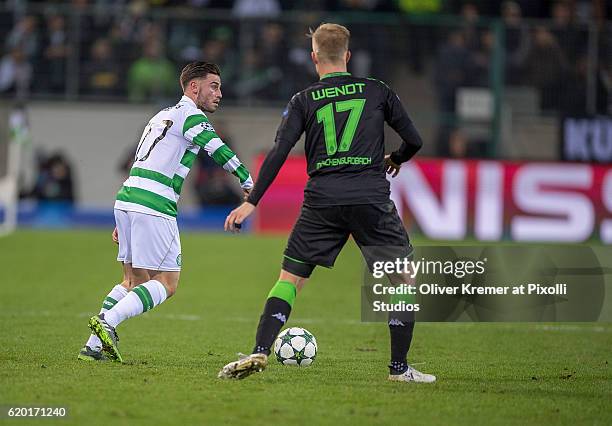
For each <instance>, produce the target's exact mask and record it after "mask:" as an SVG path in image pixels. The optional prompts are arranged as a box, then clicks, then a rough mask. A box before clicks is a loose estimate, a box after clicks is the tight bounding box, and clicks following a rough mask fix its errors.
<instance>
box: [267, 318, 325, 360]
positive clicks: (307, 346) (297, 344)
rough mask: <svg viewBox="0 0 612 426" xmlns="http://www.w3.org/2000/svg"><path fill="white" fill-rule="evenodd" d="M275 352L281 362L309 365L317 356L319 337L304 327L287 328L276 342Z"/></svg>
mask: <svg viewBox="0 0 612 426" xmlns="http://www.w3.org/2000/svg"><path fill="white" fill-rule="evenodd" d="M274 354H275V355H276V359H277V360H278V362H280V363H281V364H284V365H297V366H300V367H307V366H309V365H310V364H312V362H313V361H314V360H315V357H316V356H317V339H315V337H314V336H313V334H312V333H311V332H309V331H308V330H306V329H304V328H300V327H291V328H286V329H284V330H283V331H281V332H280V334H279V335H278V337H277V338H276V341H275V342H274Z"/></svg>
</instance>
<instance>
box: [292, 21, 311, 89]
mask: <svg viewBox="0 0 612 426" xmlns="http://www.w3.org/2000/svg"><path fill="white" fill-rule="evenodd" d="M314 27H316V25H313V28H314ZM289 40H290V41H289V46H291V47H290V48H289V52H288V54H287V59H288V75H290V76H291V78H289V79H286V82H287V83H288V84H289V92H290V93H291V94H294V93H296V92H298V91H300V90H302V89H303V88H304V87H307V86H310V85H311V84H312V83H313V82H314V81H316V80H318V78H319V77H318V75H317V74H316V70H315V67H314V64H313V63H312V59H311V58H310V52H311V50H312V45H311V41H310V39H308V38H306V37H304V32H303V31H302V30H301V28H293V30H292V32H291V35H290V37H289Z"/></svg>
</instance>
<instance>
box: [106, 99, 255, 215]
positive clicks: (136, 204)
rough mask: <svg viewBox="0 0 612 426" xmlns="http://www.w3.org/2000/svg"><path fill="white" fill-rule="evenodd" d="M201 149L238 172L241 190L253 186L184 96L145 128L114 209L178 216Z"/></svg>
mask: <svg viewBox="0 0 612 426" xmlns="http://www.w3.org/2000/svg"><path fill="white" fill-rule="evenodd" d="M200 148H204V149H205V150H206V152H207V153H208V155H210V156H211V157H212V158H213V160H214V161H215V162H216V163H217V164H219V165H220V166H222V167H223V168H224V169H225V170H227V171H228V172H231V173H232V174H234V175H235V176H236V177H237V178H238V179H239V180H240V186H241V187H242V189H247V190H250V189H251V188H252V187H253V179H252V178H251V175H250V174H249V171H248V170H247V169H246V167H244V165H242V163H241V162H240V160H239V159H238V157H236V154H234V152H233V151H232V150H231V149H230V148H229V147H228V146H227V145H225V144H224V143H223V141H221V139H220V138H219V136H217V134H216V133H215V129H214V128H213V126H212V125H211V124H210V122H209V121H208V118H207V117H206V115H205V114H204V113H203V112H202V111H201V110H199V109H198V108H197V107H196V105H195V103H194V102H193V101H192V100H191V99H189V98H188V97H187V96H183V97H182V98H181V100H180V101H179V103H178V104H176V105H175V106H172V107H169V108H166V109H164V110H162V111H160V112H159V113H157V115H155V117H153V118H152V119H151V120H150V121H149V123H148V124H147V126H146V127H145V129H144V131H143V133H142V137H141V139H140V143H139V144H138V148H137V149H136V155H135V157H134V165H133V166H132V169H131V170H130V176H129V177H128V178H127V180H126V181H125V182H123V187H122V188H121V189H120V190H119V192H118V193H117V200H116V201H115V208H116V209H120V210H127V211H136V212H141V213H147V214H152V215H156V216H163V217H168V218H176V213H177V201H178V199H179V196H180V194H181V188H182V187H183V181H184V180H185V178H186V177H187V174H188V173H189V170H190V169H191V166H192V165H193V162H194V161H195V159H196V156H197V155H198V152H199V151H200Z"/></svg>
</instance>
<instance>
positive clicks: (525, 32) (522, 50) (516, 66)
mask: <svg viewBox="0 0 612 426" xmlns="http://www.w3.org/2000/svg"><path fill="white" fill-rule="evenodd" d="M502 18H503V20H504V24H505V25H506V43H505V46H504V47H505V54H506V83H507V84H520V83H522V81H521V76H522V74H523V68H524V66H525V60H526V59H527V55H528V54H529V49H530V45H531V40H530V37H529V29H528V28H527V25H526V24H525V23H524V22H523V17H522V14H521V7H520V6H519V4H518V3H517V2H515V1H506V2H504V3H503V5H502Z"/></svg>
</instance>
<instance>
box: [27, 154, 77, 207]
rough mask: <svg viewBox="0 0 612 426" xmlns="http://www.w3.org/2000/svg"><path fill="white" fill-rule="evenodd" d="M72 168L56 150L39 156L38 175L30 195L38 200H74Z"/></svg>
mask: <svg viewBox="0 0 612 426" xmlns="http://www.w3.org/2000/svg"><path fill="white" fill-rule="evenodd" d="M72 182H73V181H72V168H71V167H70V163H69V162H68V160H67V159H66V157H65V156H64V155H63V154H62V153H61V152H57V153H55V154H53V155H51V156H50V157H48V158H44V157H43V158H40V159H39V163H38V177H37V178H36V183H35V185H34V188H33V189H32V192H31V194H30V196H32V197H34V198H36V199H37V200H38V201H65V202H69V203H73V202H74V193H73V183H72Z"/></svg>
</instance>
